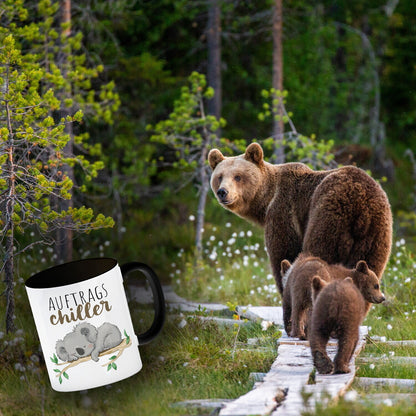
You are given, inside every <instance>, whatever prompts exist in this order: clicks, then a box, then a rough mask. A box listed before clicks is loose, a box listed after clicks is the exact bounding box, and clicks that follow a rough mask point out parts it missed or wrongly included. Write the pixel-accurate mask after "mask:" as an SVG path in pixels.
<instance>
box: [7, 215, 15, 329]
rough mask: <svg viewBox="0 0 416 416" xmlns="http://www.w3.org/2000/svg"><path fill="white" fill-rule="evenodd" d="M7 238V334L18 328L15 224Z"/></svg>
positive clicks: (11, 223) (9, 229)
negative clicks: (15, 313) (14, 254)
mask: <svg viewBox="0 0 416 416" xmlns="http://www.w3.org/2000/svg"><path fill="white" fill-rule="evenodd" d="M6 233H7V237H6V253H5V257H6V259H5V262H4V282H5V284H6V290H5V294H6V333H9V332H14V331H15V330H16V327H15V325H14V310H15V304H14V257H13V249H14V226H13V222H12V221H10V222H9V226H8V227H7V231H6Z"/></svg>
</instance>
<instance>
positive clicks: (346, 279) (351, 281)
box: [344, 276, 354, 284]
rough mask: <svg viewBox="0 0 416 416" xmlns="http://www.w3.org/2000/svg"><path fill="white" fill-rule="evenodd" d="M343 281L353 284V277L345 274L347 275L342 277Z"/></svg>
mask: <svg viewBox="0 0 416 416" xmlns="http://www.w3.org/2000/svg"><path fill="white" fill-rule="evenodd" d="M344 282H347V283H352V284H354V280H353V278H352V277H350V276H347V277H346V278H345V279H344Z"/></svg>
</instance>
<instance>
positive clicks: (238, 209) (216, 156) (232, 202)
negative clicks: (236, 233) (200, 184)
mask: <svg viewBox="0 0 416 416" xmlns="http://www.w3.org/2000/svg"><path fill="white" fill-rule="evenodd" d="M208 161H209V164H210V166H211V168H212V170H213V173H212V176H211V188H212V190H213V191H214V193H215V196H216V197H217V199H218V202H219V203H220V204H221V205H222V206H223V207H224V208H227V209H229V210H230V211H232V212H234V213H235V214H238V215H241V216H244V214H245V211H246V210H247V208H248V207H249V206H250V205H251V204H250V203H251V201H252V200H253V199H254V198H255V196H256V193H257V191H258V190H259V188H260V186H261V184H262V176H263V173H262V169H261V168H262V166H263V164H264V161H263V150H262V148H261V147H260V145H258V144H257V143H252V144H251V145H250V146H248V147H247V149H246V152H245V153H244V155H240V156H234V157H224V156H223V155H222V153H221V152H220V151H219V150H218V149H213V150H211V151H210V152H209V155H208Z"/></svg>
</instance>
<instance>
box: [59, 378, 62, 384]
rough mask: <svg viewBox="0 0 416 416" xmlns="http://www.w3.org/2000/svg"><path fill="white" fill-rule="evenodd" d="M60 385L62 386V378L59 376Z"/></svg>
mask: <svg viewBox="0 0 416 416" xmlns="http://www.w3.org/2000/svg"><path fill="white" fill-rule="evenodd" d="M59 384H62V376H59Z"/></svg>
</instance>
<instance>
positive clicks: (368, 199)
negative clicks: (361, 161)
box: [208, 143, 392, 294]
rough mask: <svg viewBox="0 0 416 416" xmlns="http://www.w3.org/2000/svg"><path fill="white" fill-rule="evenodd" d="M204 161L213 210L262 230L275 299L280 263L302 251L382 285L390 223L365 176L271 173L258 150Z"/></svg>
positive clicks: (281, 168) (292, 168)
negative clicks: (372, 276)
mask: <svg viewBox="0 0 416 416" xmlns="http://www.w3.org/2000/svg"><path fill="white" fill-rule="evenodd" d="M208 161H209V164H210V166H211V168H212V169H213V173H212V177H211V188H212V190H213V191H214V193H215V195H216V197H217V199H218V201H219V203H220V204H221V205H222V206H223V207H224V208H226V209H228V210H230V211H232V212H234V213H235V214H237V215H239V216H240V217H243V218H245V219H247V220H249V221H251V222H254V223H256V224H258V225H260V226H262V227H264V230H265V242H266V247H267V251H268V254H269V258H270V261H271V265H272V270H273V274H274V278H275V280H276V285H277V288H278V289H279V292H280V294H282V293H283V286H282V279H281V276H280V263H281V261H282V260H283V259H287V260H289V261H290V262H293V261H294V260H295V258H296V256H297V255H298V254H299V253H300V252H301V251H304V252H308V253H310V254H311V255H313V256H317V257H320V258H321V259H323V260H325V261H326V262H328V263H330V264H335V263H341V264H343V265H344V266H346V267H351V268H353V267H354V266H355V265H356V264H357V262H358V261H359V260H365V261H366V262H367V264H368V267H370V269H372V270H373V271H374V272H375V273H376V275H377V276H378V278H379V279H381V276H382V274H383V271H384V268H385V267H386V263H387V260H388V258H389V255H390V249H391V244H392V215H391V209H390V204H389V201H388V199H387V196H386V194H385V192H384V191H383V189H382V188H381V186H380V185H379V184H378V183H377V182H376V181H375V180H374V179H372V178H371V177H370V176H369V175H367V174H366V173H365V172H364V171H363V170H361V169H359V168H356V167H354V166H345V167H341V168H338V169H333V170H328V171H313V170H312V169H310V168H309V167H307V166H306V165H304V164H302V163H285V164H281V165H272V164H270V163H267V162H265V161H264V159H263V149H262V148H261V146H260V145H259V144H257V143H252V144H250V145H249V146H248V147H247V149H246V151H245V153H244V154H243V155H239V156H234V157H224V156H223V154H222V153H221V152H220V151H219V150H218V149H213V150H211V151H210V152H209V155H208Z"/></svg>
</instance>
